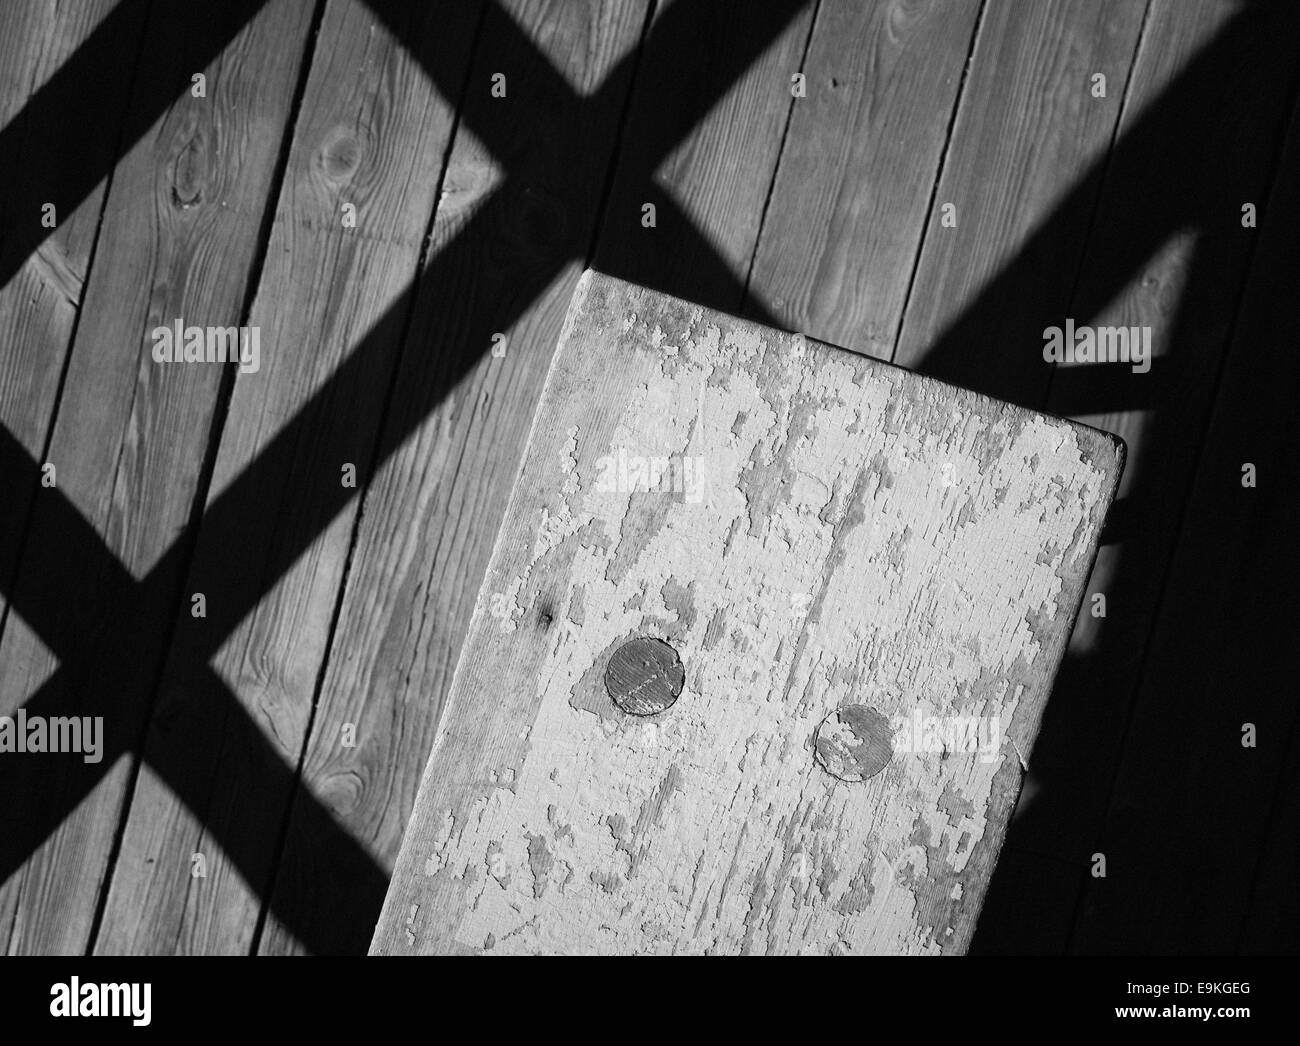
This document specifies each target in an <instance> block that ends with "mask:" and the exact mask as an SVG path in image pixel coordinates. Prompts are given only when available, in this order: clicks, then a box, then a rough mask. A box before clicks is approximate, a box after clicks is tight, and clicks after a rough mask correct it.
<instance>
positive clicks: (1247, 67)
mask: <svg viewBox="0 0 1300 1046" xmlns="http://www.w3.org/2000/svg"><path fill="white" fill-rule="evenodd" d="M1174 6H1175V5H1167V6H1166V5H1162V7H1166V9H1165V10H1162V11H1160V12H1159V14H1158V19H1159V21H1158V23H1157V25H1156V26H1155V28H1157V29H1158V31H1160V32H1161V34H1162V38H1164V39H1166V40H1169V41H1170V42H1171V46H1170V48H1169V52H1170V58H1171V59H1172V58H1173V57H1174V56H1175V55H1176V54H1177V51H1178V48H1176V47H1174V46H1172V44H1173V41H1175V40H1177V39H1179V34H1180V33H1190V25H1189V23H1191V22H1193V21H1194V20H1193V19H1192V18H1191V15H1192V11H1191V10H1189V5H1185V4H1179V5H1176V7H1177V10H1176V12H1175V11H1174V10H1173V7H1174ZM1203 6H1204V5H1203ZM1211 10H1212V11H1213V14H1214V15H1215V16H1216V17H1214V18H1212V19H1211V18H1210V12H1209V11H1207V12H1206V13H1205V14H1203V15H1202V18H1203V19H1204V20H1207V21H1212V23H1222V22H1223V21H1225V20H1227V18H1229V17H1230V16H1231V15H1232V14H1233V12H1232V10H1231V9H1211ZM1175 22H1176V23H1177V25H1176V26H1175V25H1174V24H1173V23H1175ZM1246 24H1247V25H1248V26H1249V27H1250V30H1249V32H1242V33H1241V34H1240V35H1239V36H1238V37H1237V38H1236V39H1235V40H1234V41H1233V44H1232V46H1231V47H1230V48H1227V49H1225V52H1224V54H1223V55H1222V57H1221V59H1220V60H1219V62H1218V63H1217V65H1216V68H1214V69H1209V70H1206V74H1205V80H1204V85H1203V93H1202V95H1201V96H1200V97H1199V98H1198V97H1195V96H1194V97H1192V98H1190V99H1186V100H1185V101H1184V103H1183V104H1186V105H1188V106H1189V107H1190V114H1195V115H1194V116H1192V117H1191V118H1190V119H1189V122H1191V119H1194V120H1195V124H1196V126H1197V127H1198V128H1199V129H1200V133H1199V135H1198V137H1197V138H1196V140H1195V141H1194V142H1188V143H1187V144H1185V145H1183V146H1182V150H1181V151H1180V150H1179V149H1177V148H1175V147H1174V142H1177V138H1175V139H1174V142H1170V141H1156V142H1153V143H1152V145H1151V147H1150V154H1149V155H1147V156H1146V157H1140V156H1135V157H1133V160H1134V163H1133V164H1132V165H1131V166H1130V165H1128V164H1125V165H1124V166H1123V167H1117V170H1116V176H1117V178H1120V177H1124V178H1125V182H1124V183H1123V184H1124V185H1125V196H1126V197H1127V198H1129V199H1132V198H1133V197H1131V196H1129V194H1130V193H1132V192H1133V185H1134V183H1135V181H1136V179H1137V176H1138V171H1139V170H1145V171H1146V176H1147V177H1149V178H1152V179H1154V181H1153V186H1158V187H1159V192H1160V194H1161V195H1160V199H1161V200H1168V201H1169V203H1168V206H1171V207H1173V206H1176V207H1177V215H1176V217H1178V218H1180V219H1182V223H1183V224H1184V226H1185V225H1188V224H1193V223H1196V222H1198V221H1199V222H1201V223H1203V224H1202V227H1201V229H1200V232H1199V235H1198V236H1197V237H1196V239H1195V242H1194V243H1191V242H1188V240H1189V239H1190V238H1187V237H1181V238H1177V239H1175V241H1174V244H1175V249H1173V250H1170V249H1166V250H1163V251H1161V252H1160V254H1159V255H1158V256H1157V258H1156V259H1154V260H1153V263H1152V264H1151V266H1150V267H1149V268H1148V269H1146V270H1145V271H1144V273H1143V280H1142V284H1141V286H1140V287H1138V288H1133V289H1131V290H1130V291H1129V292H1128V293H1127V294H1125V295H1123V296H1121V297H1120V299H1119V300H1118V301H1117V302H1116V303H1115V305H1113V306H1112V307H1111V308H1109V309H1108V310H1107V311H1106V313H1105V314H1104V315H1105V322H1111V323H1124V324H1141V323H1147V324H1151V325H1152V327H1153V337H1154V340H1155V351H1156V353H1157V354H1158V355H1157V362H1158V363H1161V362H1163V363H1166V364H1167V365H1168V366H1167V368H1166V376H1165V377H1164V379H1163V382H1162V385H1163V387H1162V388H1161V389H1160V394H1159V397H1158V399H1157V400H1156V402H1155V403H1154V405H1153V411H1152V412H1151V413H1148V414H1146V415H1129V416H1125V417H1121V418H1113V419H1107V424H1108V427H1111V428H1115V429H1117V430H1119V431H1121V432H1122V433H1125V435H1126V438H1128V440H1129V444H1130V447H1131V448H1132V449H1133V452H1134V454H1135V455H1140V456H1141V458H1142V462H1143V464H1142V465H1139V468H1138V480H1137V482H1136V484H1135V487H1134V491H1133V495H1132V497H1130V498H1129V501H1130V509H1129V511H1130V513H1131V516H1132V524H1131V527H1130V529H1129V533H1128V538H1127V540H1126V541H1125V543H1124V544H1123V546H1122V547H1119V548H1116V549H1115V550H1114V552H1113V554H1112V555H1111V556H1109V557H1107V558H1106V559H1103V560H1101V561H1100V565H1101V566H1102V568H1103V569H1104V571H1105V573H1104V574H1103V575H1102V578H1101V583H1102V584H1105V585H1107V590H1108V591H1109V592H1111V593H1114V594H1115V596H1116V598H1112V600H1111V602H1110V616H1109V617H1108V618H1107V620H1106V621H1105V622H1103V623H1102V624H1104V625H1105V628H1103V629H1102V630H1101V635H1100V636H1096V635H1095V634H1094V635H1090V636H1089V637H1088V638H1090V639H1092V644H1091V652H1092V653H1093V657H1092V658H1090V659H1089V662H1088V667H1089V669H1090V671H1089V672H1088V673H1087V675H1086V676H1084V677H1082V678H1080V679H1079V683H1080V684H1081V686H1082V687H1085V688H1086V692H1087V693H1089V694H1097V693H1099V692H1103V691H1106V692H1109V691H1110V690H1112V689H1113V690H1114V691H1116V692H1118V693H1122V694H1124V695H1126V696H1128V695H1131V697H1130V700H1132V701H1133V702H1134V707H1133V712H1132V719H1131V723H1130V725H1129V728H1128V731H1127V733H1126V735H1125V736H1124V738H1123V742H1122V748H1121V749H1119V753H1118V758H1119V760H1120V762H1119V773H1118V779H1117V781H1116V784H1115V789H1114V793H1113V795H1112V796H1111V802H1110V805H1109V808H1108V810H1107V812H1106V819H1105V824H1104V828H1103V830H1102V831H1101V832H1100V833H1099V835H1098V836H1097V837H1095V839H1099V841H1098V842H1095V843H1094V845H1095V846H1096V849H1097V850H1099V851H1101V852H1104V853H1106V854H1107V861H1108V874H1107V878H1106V879H1105V880H1096V881H1087V885H1088V888H1087V892H1086V896H1087V902H1086V904H1085V906H1084V907H1083V910H1082V915H1081V918H1080V923H1079V927H1078V930H1077V931H1076V937H1075V941H1074V947H1076V948H1077V949H1078V950H1081V951H1098V950H1104V951H1114V950H1124V951H1129V952H1133V951H1139V952H1159V953H1164V954H1229V953H1231V952H1232V951H1233V950H1234V949H1235V948H1236V947H1237V946H1238V941H1239V938H1240V937H1241V933H1242V924H1243V921H1245V920H1246V918H1247V908H1248V905H1249V904H1250V893H1249V888H1248V886H1247V884H1248V883H1249V882H1250V881H1251V879H1252V876H1253V873H1254V870H1255V868H1256V866H1257V865H1258V863H1259V862H1260V860H1261V857H1262V855H1263V854H1264V853H1265V852H1266V851H1268V852H1271V853H1274V854H1277V853H1279V852H1280V853H1284V852H1285V849H1284V847H1285V844H1282V846H1281V847H1280V846H1279V843H1280V841H1281V839H1283V838H1284V837H1285V835H1286V833H1287V832H1288V831H1294V830H1295V827H1296V819H1295V815H1294V810H1292V811H1291V812H1290V814H1289V816H1288V815H1287V813H1286V812H1285V811H1286V807H1285V804H1283V805H1281V806H1279V805H1275V804H1276V800H1275V798H1274V797H1275V796H1276V795H1277V794H1278V789H1279V787H1281V785H1280V782H1281V780H1282V775H1283V773H1284V769H1283V766H1284V762H1285V761H1286V760H1287V758H1288V753H1287V743H1288V741H1287V739H1288V738H1294V736H1295V735H1294V731H1295V724H1296V704H1295V698H1294V693H1295V688H1294V683H1293V673H1292V672H1291V671H1290V666H1289V665H1287V664H1286V661H1285V657H1284V655H1283V654H1282V653H1281V652H1283V651H1285V650H1287V649H1288V648H1289V647H1290V646H1291V645H1293V642H1294V639H1293V637H1294V632H1295V626H1296V618H1297V602H1296V597H1295V593H1294V591H1293V590H1292V588H1291V587H1290V585H1291V579H1290V578H1289V577H1288V576H1287V575H1286V572H1285V571H1282V572H1279V567H1278V565H1279V564H1281V563H1285V562H1286V561H1287V560H1288V558H1289V557H1291V555H1292V553H1291V550H1290V546H1291V544H1292V542H1291V540H1290V535H1291V534H1293V533H1294V525H1295V523H1296V520H1297V509H1298V508H1300V499H1297V496H1296V494H1295V492H1294V490H1293V489H1292V488H1293V482H1292V480H1291V476H1292V475H1293V473H1294V468H1293V465H1292V463H1293V462H1294V460H1295V459H1294V452H1295V450H1296V438H1295V432H1294V424H1293V418H1294V414H1295V411H1294V393H1295V389H1296V387H1297V380H1296V379H1297V376H1298V374H1300V372H1298V371H1297V368H1296V365H1295V359H1294V355H1295V354H1294V352H1293V350H1292V346H1293V345H1294V344H1295V338H1296V334H1297V322H1296V317H1295V310H1294V304H1293V301H1292V294H1291V291H1289V290H1288V289H1287V288H1288V280H1287V277H1290V276H1291V275H1292V274H1293V273H1294V272H1295V271H1296V267H1295V262H1296V256H1297V251H1296V248H1295V241H1296V234H1297V222H1296V219H1295V211H1294V208H1296V206H1297V205H1298V204H1300V197H1298V195H1297V191H1296V178H1297V172H1298V171H1300V125H1298V124H1297V123H1296V122H1295V115H1294V113H1295V110H1294V105H1295V99H1296V76H1295V75H1294V73H1293V74H1292V75H1291V76H1289V77H1287V78H1281V79H1280V78H1279V77H1278V75H1277V72H1276V70H1278V69H1279V68H1287V67H1288V66H1287V65H1286V64H1285V63H1284V60H1283V59H1282V55H1283V54H1284V53H1285V52H1286V50H1287V47H1288V46H1289V45H1288V44H1285V43H1283V41H1284V40H1294V39H1295V38H1296V35H1297V33H1300V12H1296V11H1295V9H1294V8H1277V9H1275V10H1274V11H1273V12H1271V13H1266V14H1263V15H1262V17H1258V18H1257V19H1250V20H1249V21H1248V22H1247V23H1246ZM1270 48H1274V49H1275V50H1274V52H1273V53H1270ZM1290 68H1291V69H1294V64H1293V63H1292V64H1291V66H1290ZM1225 91H1226V92H1228V96H1230V97H1231V98H1232V99H1233V106H1232V108H1231V109H1230V110H1229V111H1222V110H1220V114H1219V118H1218V120H1216V121H1215V122H1214V123H1212V124H1210V125H1209V126H1208V127H1207V126H1205V124H1204V121H1203V116H1202V110H1201V104H1203V102H1204V101H1208V100H1209V98H1210V97H1223V92H1225ZM1288 122H1290V123H1291V127H1290V136H1289V137H1290V141H1289V143H1288V144H1287V145H1286V148H1285V151H1283V152H1281V164H1280V166H1279V165H1278V162H1277V158H1278V156H1279V144H1280V142H1279V139H1280V138H1282V137H1283V136H1284V135H1285V134H1286V125H1287V123H1288ZM1170 130H1171V131H1175V130H1176V129H1172V128H1171V129H1170ZM1223 156H1232V158H1233V159H1232V162H1231V163H1221V162H1216V161H1215V160H1214V158H1215V157H1223ZM1143 159H1145V160H1146V161H1148V162H1147V163H1146V164H1143V163H1142V162H1141V161H1142V160H1143ZM1180 179H1181V180H1180ZM1271 184H1276V185H1277V190H1276V191H1275V192H1274V193H1273V195H1272V197H1271V198H1270V197H1269V187H1270V185H1271ZM1117 188H1118V184H1117ZM1138 198H1141V197H1138ZM1174 201H1177V203H1176V204H1175V203H1174ZM1246 201H1255V202H1256V206H1257V208H1258V210H1259V227H1258V228H1257V229H1249V228H1243V227H1242V224H1241V206H1242V203H1244V202H1246ZM1110 213H1111V215H1112V217H1113V219H1114V220H1115V221H1117V222H1122V223H1125V224H1126V225H1127V226H1128V228H1129V232H1130V234H1135V233H1140V230H1138V228H1137V226H1136V222H1137V221H1138V220H1139V215H1138V214H1136V213H1134V209H1133V208H1132V207H1131V205H1127V204H1125V203H1122V202H1119V201H1116V203H1115V205H1114V207H1113V208H1112V209H1111V210H1110ZM1148 214H1149V217H1148V218H1147V220H1149V221H1152V222H1153V223H1154V222H1158V221H1160V220H1161V216H1160V215H1159V213H1158V211H1157V213H1155V214H1150V212H1148ZM1165 222H1166V224H1173V221H1172V216H1167V217H1166V218H1165ZM1252 258H1253V261H1252ZM1243 285H1244V286H1245V293H1244V295H1243V296H1242V297H1241V299H1240V307H1239V308H1238V295H1239V294H1241V291H1242V287H1243ZM1097 296H1098V297H1100V295H1097ZM1171 300H1172V301H1176V302H1178V307H1177V309H1176V310H1174V309H1171V308H1170V307H1169V302H1170V301H1171ZM1235 316H1239V320H1238V321H1237V325H1236V329H1235V330H1234V329H1233V317H1235ZM1230 338H1231V348H1230V349H1229V339H1230ZM1225 353H1226V354H1227V360H1226V363H1224V356H1225ZM1221 367H1222V371H1221ZM1220 373H1222V375H1223V377H1222V383H1221V387H1220V388H1219V389H1218V392H1217V396H1216V385H1218V384H1219V383H1220ZM1156 376H1157V375H1156V370H1155V368H1154V367H1153V369H1152V372H1151V373H1150V374H1148V375H1130V376H1129V377H1128V378H1125V379H1124V380H1131V381H1135V382H1136V381H1142V380H1144V379H1145V380H1148V381H1149V380H1152V379H1154V378H1156ZM1117 377H1118V376H1117ZM1211 404H1212V405H1213V416H1212V420H1210V421H1209V424H1208V429H1207V419H1208V417H1209V415H1210V408H1211ZM1202 432H1206V433H1207V436H1206V438H1205V440H1204V443H1203V449H1202V450H1201V452H1200V453H1199V454H1197V453H1196V452H1195V450H1194V448H1196V447H1198V446H1200V445H1201V443H1200V439H1199V437H1200V435H1201V433H1202ZM1245 462H1251V463H1253V464H1254V465H1255V466H1256V468H1257V470H1258V475H1259V477H1260V479H1259V482H1258V486H1257V487H1255V488H1247V487H1243V485H1242V480H1243V474H1242V466H1243V463H1245ZM1193 476H1194V477H1195V478H1194V480H1193ZM1189 484H1190V489H1189ZM1180 528H1181V529H1180ZM1175 539H1177V540H1176V541H1175ZM1134 562H1137V563H1141V564H1143V569H1142V570H1141V571H1140V572H1139V571H1137V570H1135V569H1134V568H1133V564H1134ZM1153 564H1158V565H1159V567H1160V569H1159V570H1156V569H1153ZM1165 578H1167V579H1168V581H1167V585H1165V586H1163V588H1162V587H1160V586H1159V585H1158V582H1160V581H1162V580H1164V579H1165ZM1096 583H1097V582H1096V581H1094V584H1096ZM1153 621H1154V624H1153V625H1150V623H1151V622H1153ZM1093 624H1095V623H1093ZM1148 627H1150V639H1149V641H1148V642H1146V643H1140V642H1136V641H1135V639H1136V637H1144V636H1145V635H1146V634H1147V630H1148ZM1111 630H1118V631H1119V632H1121V634H1122V639H1117V638H1115V637H1114V636H1113V635H1111V634H1110V633H1111ZM1089 632H1095V630H1094V629H1089ZM1116 718H1119V717H1116ZM1245 723H1253V724H1254V726H1255V730H1256V732H1257V735H1258V740H1257V743H1256V745H1255V746H1254V747H1244V746H1243V743H1242V740H1243V735H1242V731H1243V724H1245ZM1080 736H1081V737H1083V738H1087V739H1088V743H1090V744H1091V745H1092V747H1093V749H1094V751H1095V752H1096V753H1097V754H1098V755H1100V754H1102V753H1106V752H1108V751H1109V750H1111V746H1115V747H1118V745H1119V739H1118V738H1117V736H1116V732H1115V731H1113V730H1106V731H1098V730H1096V729H1095V728H1094V729H1092V730H1090V731H1088V732H1086V733H1082V734H1081V735H1080ZM1098 741H1100V742H1102V743H1101V744H1098V743H1096V742H1098ZM1075 743H1078V739H1076V741H1075ZM1292 743H1294V741H1293V742H1292ZM1291 758H1294V757H1293V756H1292V757H1291ZM1098 762H1100V760H1098ZM1112 765H1113V764H1112ZM1069 783H1070V781H1069V780H1065V781H1063V784H1065V785H1066V786H1067V787H1068V785H1069ZM1081 805H1082V804H1079V805H1074V806H1072V809H1071V815H1072V817H1077V818H1080V819H1081V820H1084V821H1085V823H1087V822H1088V820H1090V818H1086V817H1083V816H1081V815H1085V814H1091V813H1092V811H1091V810H1090V809H1089V808H1088V807H1086V806H1085V807H1082V808H1080V806H1081ZM1279 812H1281V813H1282V816H1281V817H1280V818H1278V814H1279ZM1274 818H1277V819H1276V820H1273V819H1274ZM1092 823H1093V824H1095V821H1093V822H1092ZM1270 837H1271V841H1268V840H1270ZM1267 879H1268V876H1267V873H1266V875H1265V881H1266V882H1267ZM1278 885H1280V884H1278V883H1277V882H1276V881H1274V882H1273V884H1272V885H1271V886H1269V885H1266V886H1265V888H1264V892H1263V893H1262V894H1258V893H1257V897H1256V904H1259V903H1261V902H1265V903H1277V904H1279V906H1280V907H1284V906H1285V904H1286V903H1287V902H1286V901H1285V899H1284V897H1283V896H1282V895H1281V894H1280V893H1279V891H1278V888H1277V887H1278ZM1290 887H1291V889H1292V890H1293V889H1294V880H1292V882H1291V884H1290ZM1266 899H1267V901H1266ZM1247 950H1249V949H1247Z"/></svg>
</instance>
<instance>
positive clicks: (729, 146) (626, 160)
mask: <svg viewBox="0 0 1300 1046" xmlns="http://www.w3.org/2000/svg"><path fill="white" fill-rule="evenodd" d="M816 6H817V5H815V4H812V3H809V4H807V5H806V6H804V7H803V8H802V9H801V10H799V11H798V12H797V13H796V14H795V16H794V17H793V18H792V19H791V20H790V23H789V25H788V26H787V27H786V28H785V30H784V31H783V32H781V34H780V35H779V36H778V38H777V39H776V40H775V41H773V42H772V43H771V44H770V46H768V47H766V48H764V46H763V44H764V42H765V41H764V38H763V36H762V32H763V30H764V29H765V28H766V27H765V26H763V25H762V24H760V23H758V22H756V21H755V20H754V19H751V18H747V17H744V16H738V14H737V11H736V8H735V6H734V5H732V4H725V3H708V4H699V5H697V6H696V7H695V10H694V11H693V14H694V15H695V18H696V21H695V22H694V32H692V33H691V34H690V35H689V36H683V37H682V38H681V39H677V40H674V46H673V47H672V49H671V60H668V58H669V55H668V53H667V49H666V48H661V49H659V50H658V51H655V52H652V53H651V55H650V56H649V57H648V58H647V59H645V60H643V62H642V64H641V68H640V69H639V73H638V77H637V86H636V91H635V94H634V96H633V100H632V105H631V109H630V112H629V115H628V121H627V124H626V126H625V130H624V134H623V136H622V141H623V147H622V150H621V152H620V153H619V156H618V169H617V171H616V173H615V178H614V184H613V187H612V189H611V192H610V199H609V204H608V207H607V210H606V215H607V217H606V219H605V224H604V227H603V228H602V230H601V236H600V240H599V242H598V243H597V244H596V250H595V253H594V256H593V262H592V264H593V266H594V267H595V268H596V269H597V270H599V271H601V272H611V273H618V274H619V275H620V276H621V277H622V278H624V279H627V280H630V281H632V282H635V283H639V284H641V285H642V286H647V287H654V288H655V289H657V290H661V291H663V292H664V293H666V294H676V295H679V296H682V297H689V298H692V299H693V300H695V301H699V302H702V303H705V304H709V305H712V306H714V307H716V308H725V309H729V310H731V311H733V312H734V311H737V310H739V309H740V307H741V304H742V297H743V288H744V284H745V278H746V275H747V273H748V272H749V269H750V267H751V264H752V262H753V258H754V250H755V245H756V244H757V243H758V239H759V234H760V231H761V227H762V222H763V216H764V207H765V205H766V203H767V199H768V195H769V192H770V190H771V187H772V179H773V177H774V176H775V173H776V170H777V162H778V158H779V155H780V152H781V148H782V140H783V138H785V136H786V132H787V127H788V126H789V122H790V119H791V116H792V113H793V110H794V108H795V107H796V106H797V105H798V104H801V103H798V102H796V99H795V98H794V96H793V94H792V93H791V80H790V78H791V76H792V75H794V74H795V73H796V72H798V71H799V70H800V69H801V68H802V62H803V58H804V52H805V50H806V48H807V45H808V38H809V33H810V32H811V31H812V29H813V20H814V13H815V8H816ZM657 21H658V25H656V26H655V27H653V28H652V30H651V40H654V39H656V35H657V34H661V33H662V32H663V30H662V29H661V28H660V27H661V26H662V23H663V7H662V6H661V7H660V8H659V9H658V19H657ZM734 51H742V52H744V53H746V54H751V53H758V52H761V53H760V54H759V57H758V58H757V60H756V61H754V62H752V63H751V64H750V65H749V66H748V68H747V69H746V70H745V71H744V74H743V75H742V76H741V77H740V78H739V79H738V80H737V81H736V82H735V83H734V84H733V85H731V86H730V89H726V88H727V86H728V81H726V80H725V79H723V76H724V75H725V73H727V72H729V70H727V69H725V68H723V67H722V64H721V63H720V62H719V61H718V60H717V57H718V56H719V55H725V54H729V53H732V52H734ZM716 94H722V95H723V97H722V100H721V101H720V102H719V103H718V105H717V106H716V107H714V108H713V109H712V110H710V112H709V114H708V116H707V117H706V118H705V119H703V120H701V121H699V123H698V124H694V125H693V124H692V120H693V119H694V117H695V109H696V108H697V107H698V102H697V101H696V99H698V98H699V97H700V96H705V97H711V96H713V95H716ZM662 142H675V143H679V144H678V145H677V146H676V148H674V149H673V150H672V151H671V153H669V155H668V156H667V157H665V158H663V159H662V161H657V160H656V154H657V151H658V147H659V145H660V143H662ZM649 172H653V177H652V178H651V177H647V175H648V173H649ZM646 203H653V204H655V205H656V212H657V213H656V220H657V224H656V225H655V227H654V228H653V229H647V228H644V227H643V226H642V207H643V206H644V204H646ZM687 222H690V223H691V224H693V225H694V226H695V227H696V228H698V229H700V230H701V231H702V232H703V233H704V239H698V238H696V237H695V236H694V235H690V234H688V230H687V229H686V228H685V224H686V223H687ZM718 258H721V259H722V261H723V263H724V264H723V265H722V266H719V265H718V263H717V259H718ZM569 290H570V291H572V287H569ZM566 301H567V299H566ZM547 333H548V334H549V335H550V336H551V339H552V340H551V342H550V345H551V349H550V350H547V351H548V353H549V352H550V351H553V349H554V344H555V341H554V338H555V335H558V333H559V330H558V328H556V329H554V330H552V331H549V332H547ZM540 376H541V377H544V374H542V375H540ZM536 392H537V393H538V394H540V392H541V387H540V384H539V385H538V386H537V388H536ZM535 403H536V400H535V399H534V402H533V405H534V406H535ZM529 414H530V415H531V406H530V409H529ZM522 437H523V432H522V431H520V433H519V439H520V442H519V448H520V450H521V451H522V449H523V444H522ZM502 508H503V509H504V503H502ZM489 549H490V542H489V548H487V549H485V553H486V551H488V550H489Z"/></svg>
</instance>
